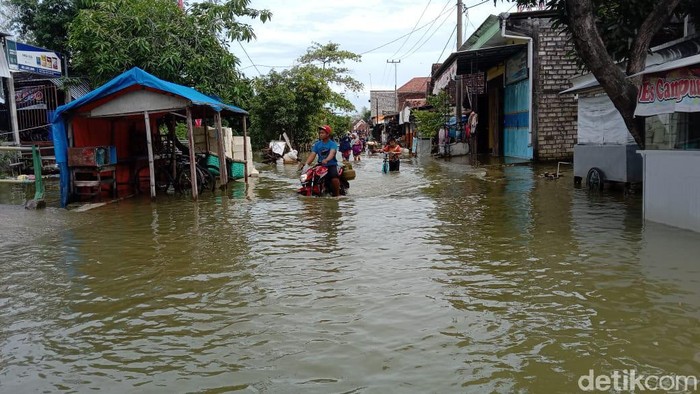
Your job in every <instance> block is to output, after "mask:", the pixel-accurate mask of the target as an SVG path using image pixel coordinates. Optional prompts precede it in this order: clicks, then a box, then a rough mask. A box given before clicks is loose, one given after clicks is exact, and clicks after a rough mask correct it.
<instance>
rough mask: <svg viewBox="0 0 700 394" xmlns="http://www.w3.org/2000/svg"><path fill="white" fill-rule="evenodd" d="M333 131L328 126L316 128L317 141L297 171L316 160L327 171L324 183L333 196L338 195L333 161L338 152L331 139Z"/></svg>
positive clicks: (337, 183) (336, 169)
mask: <svg viewBox="0 0 700 394" xmlns="http://www.w3.org/2000/svg"><path fill="white" fill-rule="evenodd" d="M332 132H333V129H331V126H329V125H323V126H319V127H318V141H316V143H314V146H313V147H312V148H311V153H310V154H309V157H307V158H306V161H305V162H304V163H302V164H299V170H301V169H302V168H303V167H305V166H308V165H310V164H311V163H312V162H313V160H314V158H318V164H319V165H322V166H324V167H326V168H327V169H328V175H326V183H327V185H328V187H329V188H330V190H331V191H332V193H333V196H335V197H337V196H339V195H340V178H338V161H337V160H336V159H335V154H336V152H337V151H338V144H336V143H335V141H333V140H332V139H331V133H332Z"/></svg>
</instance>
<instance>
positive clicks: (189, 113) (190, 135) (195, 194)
mask: <svg viewBox="0 0 700 394" xmlns="http://www.w3.org/2000/svg"><path fill="white" fill-rule="evenodd" d="M187 139H188V141H189V144H190V149H189V151H190V178H191V180H192V199H193V200H194V201H197V198H198V197H199V193H198V192H197V163H196V162H195V160H194V130H193V127H192V108H191V107H187Z"/></svg>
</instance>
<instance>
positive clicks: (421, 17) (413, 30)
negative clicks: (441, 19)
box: [390, 0, 444, 57]
mask: <svg viewBox="0 0 700 394" xmlns="http://www.w3.org/2000/svg"><path fill="white" fill-rule="evenodd" d="M432 1H433V0H428V4H426V6H425V8H423V12H422V13H421V14H420V17H419V18H418V20H417V21H416V24H415V25H413V29H411V32H410V33H408V36H406V40H405V41H404V42H403V44H401V46H400V47H399V49H397V50H396V52H394V54H393V55H391V56H390V57H394V56H396V54H397V53H399V51H400V50H401V49H403V46H404V45H406V43H407V42H408V39H409V38H411V34H413V32H415V31H416V26H418V24H419V23H420V21H421V19H423V15H425V11H426V10H427V9H428V7H429V6H430V3H431V2H432ZM443 10H444V8H443Z"/></svg>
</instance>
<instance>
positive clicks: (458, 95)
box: [455, 0, 463, 135]
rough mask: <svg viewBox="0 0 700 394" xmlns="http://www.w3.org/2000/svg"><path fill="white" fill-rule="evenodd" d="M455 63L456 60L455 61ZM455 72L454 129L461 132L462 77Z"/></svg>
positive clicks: (459, 13)
mask: <svg viewBox="0 0 700 394" xmlns="http://www.w3.org/2000/svg"><path fill="white" fill-rule="evenodd" d="M462 11H463V8H462V0H457V51H459V50H460V48H461V47H462ZM455 61H456V60H455ZM458 71H459V70H456V71H455V73H456V74H455V127H456V128H457V134H456V135H459V132H460V131H461V130H462V94H463V93H462V76H461V75H459V74H458Z"/></svg>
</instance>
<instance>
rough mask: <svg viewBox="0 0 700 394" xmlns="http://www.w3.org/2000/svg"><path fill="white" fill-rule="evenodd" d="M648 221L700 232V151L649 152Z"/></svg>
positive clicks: (645, 153)
mask: <svg viewBox="0 0 700 394" xmlns="http://www.w3.org/2000/svg"><path fill="white" fill-rule="evenodd" d="M641 154H642V156H643V157H644V186H643V188H644V218H645V219H646V220H650V221H653V222H658V223H663V224H668V225H670V226H674V227H680V228H684V229H689V230H693V231H698V232H700V172H698V168H700V151H677V150H676V151H672V150H652V151H650V150H646V151H642V152H641Z"/></svg>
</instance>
